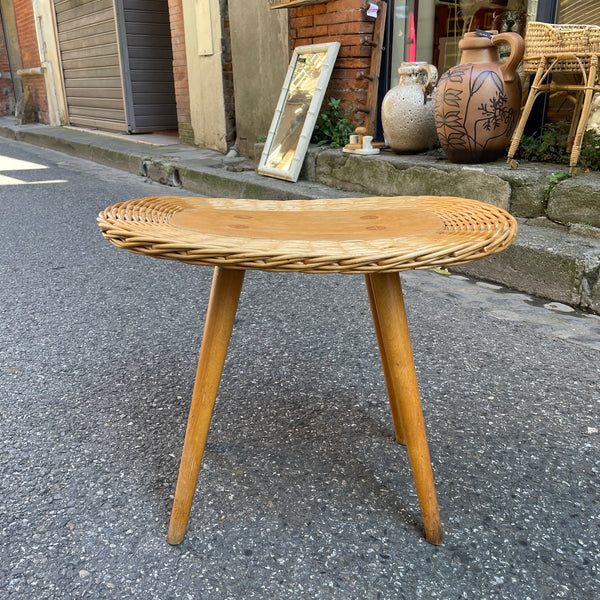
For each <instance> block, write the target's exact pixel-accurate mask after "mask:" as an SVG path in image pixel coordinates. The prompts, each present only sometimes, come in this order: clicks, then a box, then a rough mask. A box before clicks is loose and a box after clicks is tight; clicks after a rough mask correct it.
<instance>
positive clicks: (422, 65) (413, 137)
mask: <svg viewBox="0 0 600 600" xmlns="http://www.w3.org/2000/svg"><path fill="white" fill-rule="evenodd" d="M398 75H400V78H399V81H398V85H397V86H395V87H393V88H392V89H391V90H390V91H389V92H388V93H387V94H386V95H385V97H384V99H383V102H382V103H381V125H382V127H383V133H384V135H385V140H386V142H387V143H388V145H389V147H390V148H391V149H392V150H393V151H394V152H397V153H407V152H422V151H424V150H429V149H430V148H431V147H432V146H433V144H434V142H435V140H436V131H435V120H434V118H433V98H432V97H431V94H432V92H433V89H434V87H435V84H436V83H437V79H438V74H437V69H436V68H435V67H434V66H433V65H429V64H427V63H426V62H403V63H402V64H401V65H400V68H399V69H398Z"/></svg>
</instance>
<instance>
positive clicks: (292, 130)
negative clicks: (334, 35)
mask: <svg viewBox="0 0 600 600" xmlns="http://www.w3.org/2000/svg"><path fill="white" fill-rule="evenodd" d="M339 46H340V44H339V43H338V42H332V43H329V44H318V45H313V46H300V47H298V48H296V49H295V50H294V55H293V56H292V60H291V62H290V66H289V69H288V74H287V77H286V81H285V82H284V85H283V89H282V91H281V96H280V98H279V102H278V104H277V109H276V110H275V115H274V117H273V122H272V123H271V128H270V130H269V135H268V137H267V141H266V143H265V148H264V151H263V154H262V158H261V162H260V166H259V169H258V172H259V173H261V174H263V175H270V176H272V177H278V178H280V179H287V180H290V181H296V180H297V179H298V175H299V173H300V169H301V167H302V161H303V160H304V156H305V154H306V150H307V148H308V144H309V142H310V138H311V136H312V132H313V128H314V126H315V121H316V118H317V116H318V112H317V111H318V110H319V109H320V107H321V103H322V102H323V96H324V94H325V90H326V88H327V84H328V82H329V77H330V76H331V71H332V69H333V64H334V63H335V58H336V56H337V52H338V49H339Z"/></svg>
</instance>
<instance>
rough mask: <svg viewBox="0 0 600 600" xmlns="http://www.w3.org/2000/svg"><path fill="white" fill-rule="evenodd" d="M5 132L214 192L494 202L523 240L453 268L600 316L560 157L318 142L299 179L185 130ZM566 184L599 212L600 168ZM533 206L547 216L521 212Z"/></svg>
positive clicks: (598, 283) (599, 286)
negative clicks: (187, 138) (366, 150)
mask: <svg viewBox="0 0 600 600" xmlns="http://www.w3.org/2000/svg"><path fill="white" fill-rule="evenodd" d="M0 136H4V137H7V138H11V139H14V140H18V141H22V142H27V143H29V144H33V145H36V146H41V147H44V148H50V149H52V150H57V151H59V152H63V153H66V154H70V155H72V156H77V157H79V158H83V159H87V160H91V161H94V162H97V163H100V164H103V165H107V166H110V167H113V168H117V169H121V170H124V171H127V172H129V173H133V174H137V175H140V176H142V177H146V178H148V179H150V180H152V181H156V182H159V183H162V184H165V185H170V186H181V187H183V188H185V189H187V190H190V191H192V192H195V193H198V194H200V195H207V196H213V197H231V198H258V199H265V200H267V199H269V200H271V199H279V200H289V199H293V198H306V199H310V198H326V197H342V196H363V195H366V196H368V195H399V194H402V193H404V194H419V193H428V194H433V195H436V194H438V195H457V196H465V197H469V198H475V199H480V200H484V201H489V202H491V203H493V204H497V205H499V206H502V207H503V208H506V209H508V210H510V211H511V212H512V213H513V214H515V216H517V218H518V220H519V227H520V229H519V237H518V239H517V241H516V242H515V243H514V244H513V246H512V247H511V248H509V249H508V250H507V251H505V252H503V253H501V254H499V255H495V256H492V257H489V258H486V259H484V260H481V261H476V262H474V263H470V264H468V265H463V266H460V267H455V268H454V269H453V271H454V272H457V273H462V274H465V275H469V276H472V277H476V278H479V279H483V280H487V281H491V282H494V283H500V284H502V285H505V286H507V287H509V288H512V289H515V290H519V291H522V292H525V293H528V294H533V295H536V296H539V297H542V298H547V299H549V300H552V301H555V302H560V303H564V304H568V305H571V306H574V307H576V308H579V309H581V310H586V311H590V312H595V313H598V314H600V229H599V228H598V227H593V226H592V227H590V226H589V224H588V223H574V224H573V225H570V227H558V226H554V224H553V223H552V222H551V221H549V220H548V219H547V218H545V216H543V215H544V212H545V211H546V207H543V206H541V203H542V200H541V197H542V196H543V187H544V184H545V182H547V177H548V175H549V174H551V173H552V172H553V169H554V170H555V168H556V166H554V165H539V164H534V165H522V166H521V167H519V169H518V170H517V171H513V172H509V171H507V167H506V165H505V164H504V163H502V164H499V163H492V164H489V165H475V166H464V165H451V164H449V163H445V164H444V165H443V168H441V167H442V166H441V165H440V162H439V161H435V159H432V158H430V157H427V156H416V157H399V156H395V155H392V154H382V155H381V157H377V158H376V159H375V160H373V159H372V158H369V159H365V158H361V159H357V158H356V157H348V156H347V155H342V153H341V151H340V150H326V151H317V150H315V149H311V150H310V151H309V154H308V156H307V159H306V161H305V167H304V170H303V174H302V175H301V180H300V181H298V182H297V183H290V182H286V181H279V180H277V179H273V178H268V177H263V176H260V175H258V174H257V173H256V171H255V165H254V162H253V161H251V160H249V159H246V158H242V157H227V156H224V155H222V154H220V153H218V152H214V151H212V150H205V149H202V148H196V147H191V146H183V145H180V144H178V143H176V141H177V138H176V137H171V136H165V135H156V134H151V135H138V136H125V135H111V134H106V133H101V132H94V131H89V130H83V129H77V128H71V127H50V126H47V125H39V124H33V125H21V126H19V125H16V124H15V123H14V119H12V118H10V117H3V118H0ZM421 179H425V180H426V181H425V183H423V182H422V181H420V180H421ZM325 183H327V184H329V185H325ZM559 185H560V188H559V186H557V187H556V188H555V190H554V194H555V196H556V197H557V198H559V199H560V200H561V201H562V203H563V204H566V205H568V204H569V202H571V204H572V203H574V202H575V201H576V200H572V201H571V200H570V197H571V196H572V197H573V198H578V199H579V200H577V201H579V202H581V200H580V199H581V198H584V199H585V198H588V199H589V198H591V199H592V207H591V209H590V210H594V206H595V204H594V203H598V198H599V197H600V176H596V174H585V175H584V176H580V177H577V178H574V179H572V180H568V181H566V182H562V183H561V184H559ZM423 186H425V188H424V187H423ZM423 189H425V191H420V190H423ZM532 198H533V200H532ZM535 203H537V205H535V206H532V205H533V204H535ZM556 203H558V202H556ZM556 203H555V204H556ZM531 214H535V215H539V216H537V217H536V218H523V217H522V216H521V215H531Z"/></svg>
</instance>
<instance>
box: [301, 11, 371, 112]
mask: <svg viewBox="0 0 600 600" xmlns="http://www.w3.org/2000/svg"><path fill="white" fill-rule="evenodd" d="M363 4H364V2H363V0H330V1H329V2H325V3H323V4H312V5H309V6H303V7H299V8H291V9H290V37H291V41H292V48H295V47H296V46H303V45H306V44H319V43H323V42H340V44H341V45H342V46H341V48H340V51H339V54H338V59H337V61H336V63H335V68H334V70H333V73H332V76H331V80H330V82H329V87H328V88H327V94H326V96H327V98H330V97H333V98H339V99H341V100H342V102H343V103H344V104H350V103H351V104H353V105H354V106H355V107H356V106H365V103H366V99H367V87H368V83H369V82H368V81H367V80H366V79H363V80H357V79H356V75H357V74H358V73H359V71H363V72H365V73H368V72H369V67H370V62H371V47H370V46H369V45H365V44H364V43H362V40H363V39H364V38H367V39H371V36H372V34H373V28H374V23H375V21H374V19H372V18H370V17H367V16H366V14H365V12H364V11H363V10H362V8H361V7H362V5H363Z"/></svg>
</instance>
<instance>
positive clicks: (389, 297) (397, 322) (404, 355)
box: [371, 273, 443, 544]
mask: <svg viewBox="0 0 600 600" xmlns="http://www.w3.org/2000/svg"><path fill="white" fill-rule="evenodd" d="M371 285H372V289H373V297H374V301H375V306H376V310H377V317H378V321H379V326H380V329H381V339H382V341H383V346H384V354H385V356H386V358H387V361H386V362H387V364H388V368H389V376H390V381H391V383H392V386H393V389H394V398H395V401H396V402H397V404H398V407H397V408H398V411H399V413H400V418H401V421H402V426H403V430H404V435H405V437H406V448H407V451H408V457H409V460H410V466H411V468H412V472H413V477H414V480H415V486H416V488H417V496H418V498H419V505H420V507H421V514H422V516H423V524H424V527H425V536H426V538H427V541H429V542H431V543H432V544H441V543H442V541H443V533H442V524H441V522H440V515H439V510H438V504H437V497H436V493H435V485H434V482H433V471H432V469H431V459H430V457H429V448H428V447H427V436H426V433H425V422H424V420H423V412H422V410H421V400H420V398H419V388H418V384H417V374H416V371H415V365H414V359H413V354H412V348H411V344H410V334H409V331H408V323H407V320H406V312H405V309H404V299H403V297H402V287H401V285H400V278H399V276H398V274H397V273H374V274H373V275H371Z"/></svg>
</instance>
